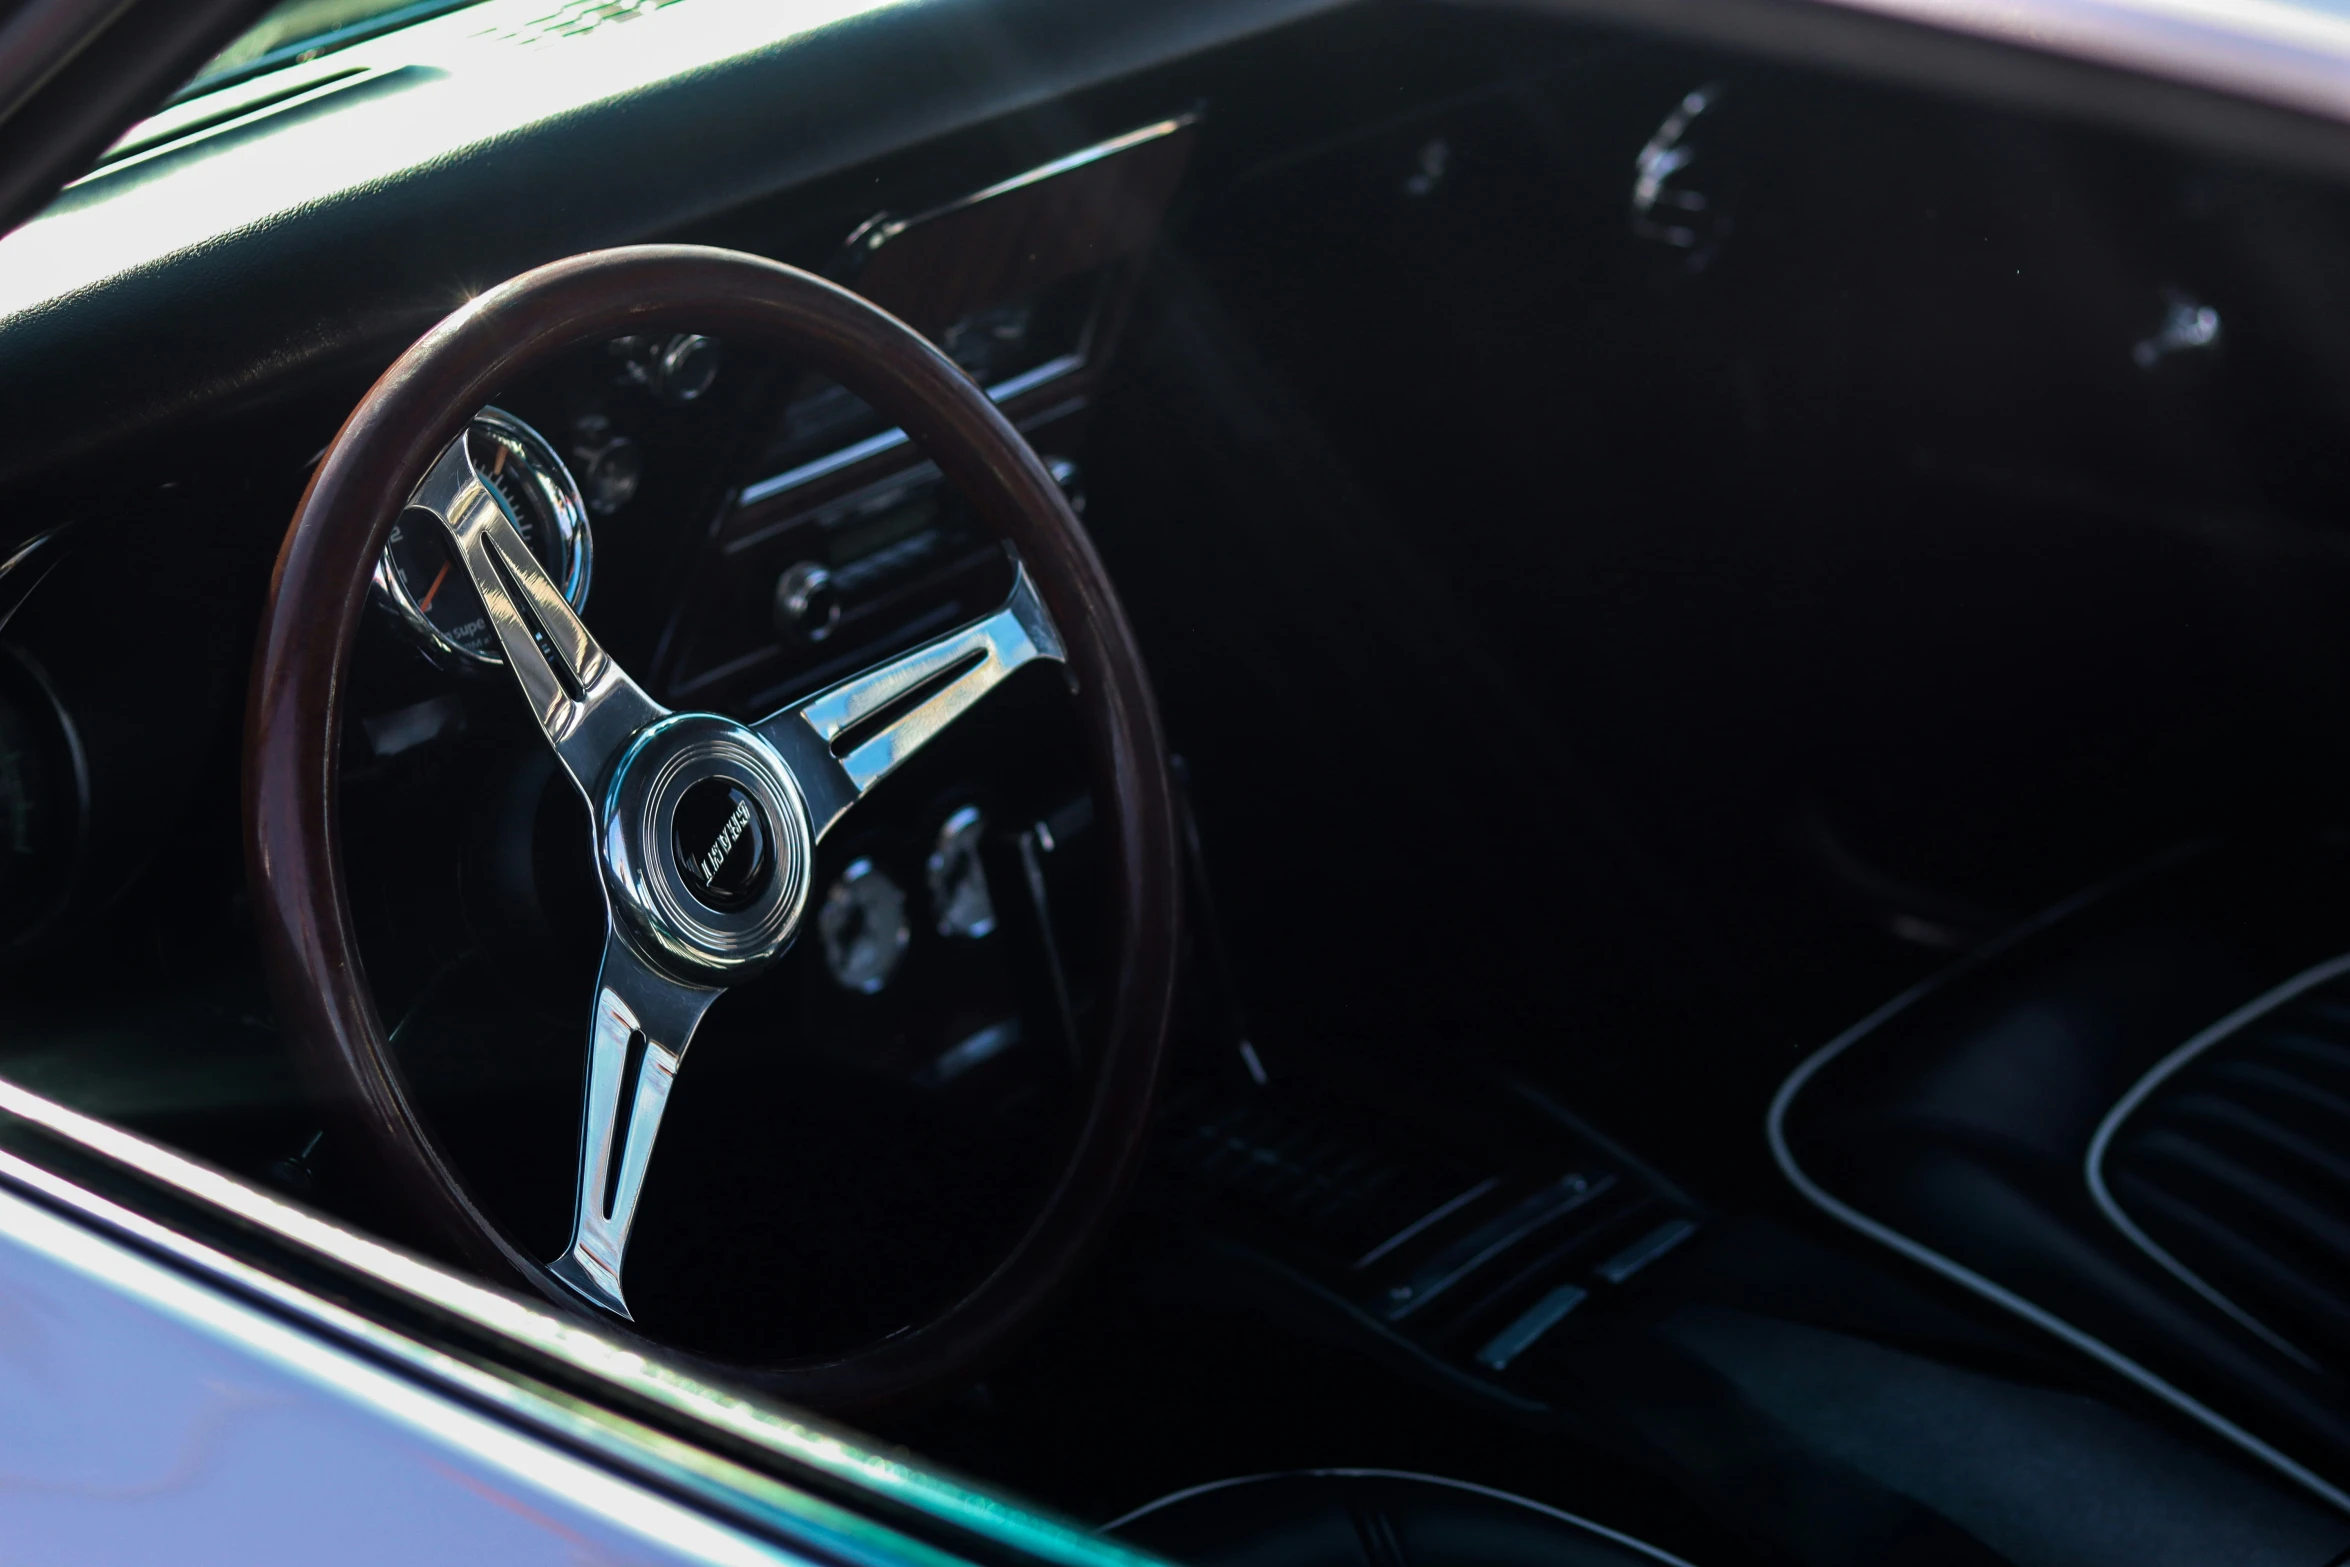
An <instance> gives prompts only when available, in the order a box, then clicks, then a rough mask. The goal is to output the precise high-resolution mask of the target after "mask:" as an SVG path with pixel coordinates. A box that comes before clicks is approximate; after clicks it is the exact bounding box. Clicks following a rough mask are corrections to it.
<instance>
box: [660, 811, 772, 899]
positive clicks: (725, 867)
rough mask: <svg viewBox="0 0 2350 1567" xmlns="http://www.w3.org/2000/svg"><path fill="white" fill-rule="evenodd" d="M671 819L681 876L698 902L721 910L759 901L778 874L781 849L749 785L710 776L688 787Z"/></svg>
mask: <svg viewBox="0 0 2350 1567" xmlns="http://www.w3.org/2000/svg"><path fill="white" fill-rule="evenodd" d="M671 822H672V824H673V825H672V827H671V844H672V847H673V848H674V850H675V852H676V855H677V872H678V875H679V876H680V877H681V878H682V879H683V880H684V882H685V886H686V890H687V891H688V892H690V893H692V894H693V895H694V897H695V898H696V899H697V900H698V901H700V902H701V903H703V904H705V905H707V906H708V907H710V908H712V909H715V910H717V911H718V912H719V913H721V914H733V913H736V912H738V911H740V910H742V909H747V908H749V907H750V906H751V905H752V904H754V903H756V902H758V901H759V895H760V894H761V893H763V892H765V891H766V890H767V883H768V881H769V880H770V879H771V878H772V877H773V876H774V874H775V851H774V847H773V845H771V844H770V843H769V842H768V828H767V817H766V814H765V813H764V812H762V811H761V810H760V809H759V802H758V801H757V800H755V799H753V798H752V797H751V794H750V791H749V790H747V789H745V788H744V787H743V786H742V785H741V784H739V783H736V782H735V781H734V780H733V779H731V778H705V779H703V780H702V781H701V782H700V783H698V784H695V785H694V786H693V787H692V788H690V789H688V790H686V792H685V797H684V798H683V799H681V800H679V801H678V802H677V812H676V814H675V815H674V816H673V817H672V818H671Z"/></svg>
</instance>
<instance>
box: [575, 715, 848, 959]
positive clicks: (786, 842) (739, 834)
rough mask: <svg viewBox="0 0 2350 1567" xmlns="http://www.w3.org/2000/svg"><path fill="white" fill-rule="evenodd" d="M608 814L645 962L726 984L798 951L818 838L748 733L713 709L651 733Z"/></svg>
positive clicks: (613, 857) (618, 893)
mask: <svg viewBox="0 0 2350 1567" xmlns="http://www.w3.org/2000/svg"><path fill="white" fill-rule="evenodd" d="M601 816H602V829H601V832H602V839H603V843H602V848H603V861H604V879H605V881H606V883H607V884H608V885H609V886H610V888H611V892H612V898H613V902H614V903H615V904H616V905H617V906H618V908H619V909H620V910H621V911H622V912H623V913H624V914H625V915H626V916H627V919H628V922H629V924H630V925H631V927H632V928H633V929H634V930H635V932H636V934H637V935H638V936H640V937H641V938H643V940H644V943H645V949H646V954H645V955H646V956H647V957H650V958H652V959H654V960H655V961H656V962H658V963H660V964H661V965H662V966H663V967H664V968H668V969H671V970H672V971H674V972H675V973H676V975H677V976H678V977H679V978H681V979H688V980H693V981H697V982H701V983H707V984H721V985H723V984H732V983H735V982H737V981H740V980H744V979H748V978H750V977H751V975H753V974H754V973H756V972H757V971H758V970H760V969H762V968H764V967H766V966H767V965H768V964H770V963H772V962H774V960H775V959H776V958H777V957H779V956H781V955H782V953H783V951H784V949H785V948H786V947H788V946H790V945H791V939H792V936H793V935H794V934H795V933H796V932H797V930H798V928H799V923H800V916H801V915H802V914H803V913H804V912H805V911H806V909H807V903H808V875H809V867H810V865H811V864H812V863H813V861H814V859H815V843H814V839H813V837H812V835H811V834H810V831H809V827H808V810H807V806H806V804H805V803H804V802H803V801H802V799H801V797H800V789H799V785H798V784H797V783H796V782H794V781H793V779H792V776H791V772H790V770H789V769H788V768H786V767H785V766H784V764H783V761H782V759H781V758H780V757H778V756H777V755H776V754H775V753H774V751H772V750H771V749H769V748H768V746H767V744H766V742H764V741H762V740H761V739H759V738H758V736H756V735H754V734H752V733H751V731H750V730H748V729H746V728H744V727H743V726H742V725H740V724H738V723H735V722H733V721H732V720H729V719H724V718H718V717H715V716H713V715H710V714H707V713H686V714H680V715H678V716H675V717H671V718H665V719H663V720H661V721H660V722H659V723H656V724H652V725H649V726H647V727H646V729H645V730H644V732H643V733H641V734H639V735H638V736H637V737H636V738H635V739H634V740H632V741H630V742H629V745H628V749H627V750H626V751H625V752H623V753H622V755H621V758H620V760H619V762H618V764H617V765H615V766H614V768H613V770H612V776H611V781H610V782H609V783H608V784H607V785H606V787H605V790H604V802H603V810H602V812H601Z"/></svg>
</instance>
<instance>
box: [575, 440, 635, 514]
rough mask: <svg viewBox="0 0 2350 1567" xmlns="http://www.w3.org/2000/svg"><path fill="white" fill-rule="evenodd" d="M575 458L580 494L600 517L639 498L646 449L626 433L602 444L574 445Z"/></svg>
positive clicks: (589, 508)
mask: <svg viewBox="0 0 2350 1567" xmlns="http://www.w3.org/2000/svg"><path fill="white" fill-rule="evenodd" d="M572 457H573V459H574V461H573V467H574V468H575V469H576V470H577V473H578V477H579V489H580V493H581V494H582V495H583V496H585V497H586V499H587V506H588V510H589V511H592V512H594V513H595V514H596V515H597V516H599V517H609V516H611V515H612V513H614V512H616V511H618V510H619V509H620V508H621V507H623V506H626V505H627V504H628V503H629V502H630V501H632V500H635V499H636V492H637V488H638V486H640V485H642V484H643V483H644V482H645V453H644V448H642V447H640V446H639V445H637V443H636V442H634V441H632V440H630V439H629V438H628V437H627V436H625V435H616V436H614V437H612V438H611V439H610V440H608V441H605V442H604V443H603V444H602V445H600V446H585V445H582V446H577V447H574V448H572Z"/></svg>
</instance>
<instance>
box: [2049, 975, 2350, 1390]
mask: <svg viewBox="0 0 2350 1567" xmlns="http://www.w3.org/2000/svg"><path fill="white" fill-rule="evenodd" d="M2345 966H2350V965H2345ZM2189 1051H2190V1054H2189V1056H2188V1058H2187V1059H2186V1060H2185V1061H2184V1062H2183V1064H2179V1065H2177V1066H2176V1068H2175V1069H2174V1070H2172V1071H2171V1072H2170V1073H2169V1075H2168V1076H2167V1077H2162V1078H2160V1079H2159V1080H2158V1081H2156V1082H2155V1084H2154V1086H2153V1088H2152V1090H2151V1091H2150V1092H2144V1093H2143V1097H2142V1098H2137V1099H2136V1102H2135V1103H2134V1104H2133V1103H2132V1102H2131V1101H2130V1100H2125V1101H2124V1102H2123V1105H2122V1106H2121V1107H2120V1108H2119V1109H2117V1111H2116V1113H2115V1118H2114V1119H2112V1120H2110V1121H2109V1123H2108V1126H2107V1129H2106V1132H2105V1134H2104V1135H2103V1136H2102V1137H2101V1139H2100V1148H2099V1152H2098V1153H2097V1154H2096V1155H2093V1156H2092V1160H2091V1174H2092V1180H2093V1184H2095V1183H2102V1188H2103V1190H2102V1191H2101V1193H2100V1195H2101V1196H2103V1197H2104V1198H2105V1199H2106V1202H2107V1208H2108V1212H2109V1213H2111V1214H2112V1216H2113V1217H2114V1219H2115V1220H2116V1222H2117V1223H2119V1224H2120V1225H2121V1227H2122V1229H2123V1230H2124V1231H2125V1232H2128V1233H2130V1234H2131V1238H2132V1239H2134V1240H2136V1241H2137V1242H2138V1243H2139V1244H2140V1245H2141V1246H2144V1247H2145V1248H2146V1249H2147V1250H2148V1251H2149V1252H2151V1253H2152V1254H2153V1255H2154V1257H2155V1258H2156V1260H2157V1261H2160V1262H2162V1263H2163V1264H2164V1265H2165V1266H2166V1267H2168V1268H2170V1269H2171V1270H2172V1271H2174V1272H2176V1273H2178V1274H2179V1276H2180V1277H2181V1278H2183V1279H2184V1280H2185V1281H2186V1282H2187V1283H2189V1284H2190V1285H2192V1286H2194V1287H2195V1289H2196V1290H2197V1291H2198V1292H2199V1293H2201V1294H2202V1295H2204V1296H2205V1297H2206V1298H2207V1299H2209V1300H2211V1301H2212V1302H2213V1303H2214V1304H2216V1305H2218V1306H2219V1307H2220V1308H2221V1309H2222V1310H2224V1311H2226V1312H2227V1313H2228V1314H2229V1315H2230V1316H2233V1317H2235V1318H2236V1319H2237V1320H2238V1321H2239V1322H2241V1323H2243V1324H2244V1325H2245V1326H2246V1327H2248V1328H2250V1329H2251V1330H2252V1331H2253V1332H2254V1333H2256V1334H2258V1335H2259V1336H2260V1337H2261V1338H2263V1339H2265V1340H2267V1341H2268V1342H2269V1343H2270V1344H2271V1345H2273V1346H2275V1347H2276V1348H2278V1349H2280V1350H2282V1351H2283V1352H2284V1353H2286V1354H2287V1355H2289V1356H2291V1357H2292V1358H2293V1359H2295V1360H2297V1361H2300V1362H2301V1363H2302V1364H2304V1365H2306V1366H2309V1367H2311V1368H2312V1369H2319V1368H2332V1369H2335V1370H2350V980H2345V979H2341V978H2335V979H2332V980H2331V981H2330V982H2328V983H2323V984H2317V985H2312V986H2310V987H2309V988H2307V989H2305V990H2302V991H2301V992H2299V993H2298V994H2294V995H2291V996H2290V999H2288V1000H2286V1001H2284V1002H2283V1003H2282V1004H2280V1005H2276V1006H2274V1007H2272V1008H2270V1009H2269V1010H2267V1011H2264V1012H2262V1013H2259V1014H2258V1015H2256V1016H2254V1017H2253V1018H2251V1019H2250V1020H2249V1021H2247V1022H2244V1023H2242V1024H2241V1025H2240V1026H2238V1027H2236V1028H2234V1029H2233V1030H2232V1031H2230V1032H2227V1033H2225V1034H2224V1035H2223V1036H2222V1037H2219V1038H2217V1039H2215V1040H2212V1041H2211V1042H2210V1043H2209V1045H2208V1046H2207V1048H2204V1049H2202V1050H2201V1051H2199V1052H2197V1051H2194V1048H2193V1046H2190V1047H2189ZM2134 1097H2135V1096H2134Z"/></svg>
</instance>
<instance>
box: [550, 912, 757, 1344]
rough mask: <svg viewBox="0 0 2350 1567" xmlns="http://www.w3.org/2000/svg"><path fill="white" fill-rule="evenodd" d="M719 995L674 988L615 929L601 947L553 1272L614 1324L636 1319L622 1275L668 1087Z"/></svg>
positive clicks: (686, 987)
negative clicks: (571, 1190) (567, 1203)
mask: <svg viewBox="0 0 2350 1567" xmlns="http://www.w3.org/2000/svg"><path fill="white" fill-rule="evenodd" d="M721 994H722V992H720V991H718V990H715V989H710V988H708V987H705V986H700V985H688V984H682V983H680V982H679V981H677V980H674V979H671V978H669V977H668V976H667V975H665V974H663V973H662V972H661V971H660V970H658V969H656V968H654V967H653V966H652V965H651V964H650V963H647V962H646V961H645V960H644V959H643V958H642V957H640V956H639V955H638V953H637V951H636V948H635V947H634V945H633V944H631V942H630V941H629V939H628V937H627V936H626V934H624V933H623V932H622V931H620V930H618V929H614V930H612V931H611V933H610V934H609V935H608V936H607V937H606V938H605V941H604V964H603V969H602V971H601V973H600V974H599V975H598V976H597V980H596V1015H595V1022H594V1024H593V1026H592V1028H591V1029H590V1032H589V1036H588V1074H587V1095H586V1098H585V1100H584V1102H583V1104H582V1108H581V1113H580V1128H579V1185H578V1190H577V1193H576V1195H575V1198H574V1203H573V1209H572V1221H571V1244H570V1246H569V1247H567V1248H566V1249H565V1250H564V1253H563V1255H562V1256H561V1257H559V1258H557V1259H556V1261H555V1262H554V1264H553V1265H552V1266H551V1268H550V1269H549V1271H550V1272H552V1273H553V1274H554V1275H555V1277H556V1278H558V1279H560V1280H562V1281H563V1282H564V1283H565V1284H568V1285H570V1286H571V1288H573V1289H575V1290H577V1291H578V1292H579V1293H580V1294H581V1295H583V1296H585V1297H586V1298H587V1299H588V1300H590V1301H592V1302H594V1303H595V1304H596V1305H598V1306H601V1307H603V1308H604V1309H605V1310H606V1311H609V1312H611V1313H613V1314H614V1315H615V1316H619V1317H628V1316H629V1315H630V1313H629V1309H628V1302H627V1297H626V1296H625V1295H624V1294H623V1292H622V1290H621V1285H620V1274H621V1266H622V1264H623V1262H625V1261H626V1259H627V1255H628V1232H629V1228H630V1226H631V1225H633V1224H634V1223H635V1222H636V1207H637V1199H638V1198H639V1197H641V1196H642V1195H643V1194H644V1186H645V1172H646V1170H647V1169H648V1168H650V1167H651V1165H652V1161H653V1140H654V1139H655V1138H656V1137H658V1136H659V1135H660V1131H661V1115H662V1112H663V1111H665V1110H666V1109H667V1108H668V1106H669V1088H670V1084H671V1083H672V1082H673V1081H674V1080H675V1079H676V1077H677V1069H678V1066H679V1064H680V1063H681V1062H683V1061H684V1059H685V1051H686V1046H688V1045H689V1044H691V1043H693V1037H694V1030H695V1029H697V1028H699V1027H700V1026H701V1022H702V1018H703V1015H704V1014H706V1013H707V1012H708V1011H709V1010H710V1004H711V1003H712V1002H714V1001H716V1000H717V999H718V997H719V996H720V995H721Z"/></svg>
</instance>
